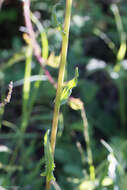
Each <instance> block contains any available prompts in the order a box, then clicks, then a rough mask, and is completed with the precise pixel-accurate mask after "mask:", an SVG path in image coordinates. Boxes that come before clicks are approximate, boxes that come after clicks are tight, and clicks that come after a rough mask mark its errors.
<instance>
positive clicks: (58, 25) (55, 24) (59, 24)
mask: <svg viewBox="0 0 127 190" xmlns="http://www.w3.org/2000/svg"><path fill="white" fill-rule="evenodd" d="M58 7H62V8H63V7H64V3H63V2H62V1H59V2H58V3H56V5H54V6H53V9H52V16H51V22H52V26H53V27H54V28H57V29H58V30H59V31H62V30H63V27H62V25H63V22H62V21H61V19H60V17H59V16H58V14H57V8H58Z"/></svg>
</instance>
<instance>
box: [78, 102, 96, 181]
mask: <svg viewBox="0 0 127 190" xmlns="http://www.w3.org/2000/svg"><path fill="white" fill-rule="evenodd" d="M81 116H82V120H83V125H84V138H85V141H86V149H87V155H88V164H89V171H90V179H91V180H94V179H95V169H94V165H93V156H92V150H91V147H90V138H89V130H88V121H87V117H86V113H85V109H84V106H83V107H82V109H81Z"/></svg>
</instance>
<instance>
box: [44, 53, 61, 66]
mask: <svg viewBox="0 0 127 190" xmlns="http://www.w3.org/2000/svg"><path fill="white" fill-rule="evenodd" d="M60 59H61V55H58V56H55V54H54V52H51V54H50V56H49V57H48V60H47V62H46V64H47V65H49V66H51V67H53V68H58V67H59V64H60Z"/></svg>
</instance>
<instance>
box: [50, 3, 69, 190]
mask: <svg viewBox="0 0 127 190" xmlns="http://www.w3.org/2000/svg"><path fill="white" fill-rule="evenodd" d="M71 7H72V0H66V10H65V21H64V34H63V39H62V50H61V62H60V68H59V75H58V85H57V91H56V101H55V107H54V115H53V122H52V131H51V149H52V153H53V155H54V151H55V144H56V134H57V126H58V118H59V110H60V97H61V92H62V88H63V81H64V73H65V65H66V59H67V50H68V40H69V29H70V18H71ZM49 184H50V182H48V184H47V186H46V190H50V185H49Z"/></svg>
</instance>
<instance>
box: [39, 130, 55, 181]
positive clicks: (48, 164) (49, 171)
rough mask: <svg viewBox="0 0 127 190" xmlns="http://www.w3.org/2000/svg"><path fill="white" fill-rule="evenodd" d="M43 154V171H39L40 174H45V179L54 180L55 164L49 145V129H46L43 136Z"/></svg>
mask: <svg viewBox="0 0 127 190" xmlns="http://www.w3.org/2000/svg"><path fill="white" fill-rule="evenodd" d="M44 156H45V172H43V173H41V176H46V177H47V181H51V180H55V177H54V175H53V171H54V168H55V164H54V158H53V155H52V151H51V146H50V140H49V130H47V132H46V134H45V136H44Z"/></svg>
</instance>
